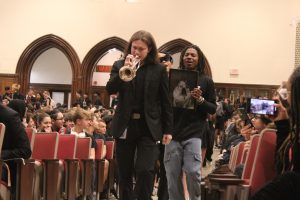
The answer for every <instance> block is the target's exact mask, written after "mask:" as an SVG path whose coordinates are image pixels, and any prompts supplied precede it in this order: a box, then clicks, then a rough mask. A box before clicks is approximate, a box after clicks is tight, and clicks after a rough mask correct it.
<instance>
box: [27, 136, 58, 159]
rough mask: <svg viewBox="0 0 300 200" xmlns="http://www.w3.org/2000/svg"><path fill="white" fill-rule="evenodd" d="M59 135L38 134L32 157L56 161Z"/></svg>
mask: <svg viewBox="0 0 300 200" xmlns="http://www.w3.org/2000/svg"><path fill="white" fill-rule="evenodd" d="M57 146H58V133H57V132H53V133H36V134H35V139H34V145H33V149H32V155H31V157H32V158H33V159H37V160H43V159H56V158H57Z"/></svg>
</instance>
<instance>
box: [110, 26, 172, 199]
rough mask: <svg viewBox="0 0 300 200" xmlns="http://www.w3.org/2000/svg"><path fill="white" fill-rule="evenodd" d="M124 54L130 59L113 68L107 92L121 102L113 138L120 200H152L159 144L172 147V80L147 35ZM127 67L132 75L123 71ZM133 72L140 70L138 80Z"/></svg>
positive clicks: (141, 34)
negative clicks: (170, 83)
mask: <svg viewBox="0 0 300 200" xmlns="http://www.w3.org/2000/svg"><path fill="white" fill-rule="evenodd" d="M124 55H125V59H122V60H119V61H116V62H115V63H114V64H113V67H112V70H111V73H110V79H109V81H108V82H107V84H106V90H107V91H108V93H109V94H116V93H118V98H119V101H118V105H117V109H116V112H115V115H114V118H113V120H112V127H111V133H112V134H113V136H114V138H115V139H116V157H117V162H118V165H119V166H118V168H119V176H120V183H119V184H120V200H132V199H142V200H150V199H151V194H152V190H153V175H154V164H155V161H156V160H157V159H158V156H159V141H162V143H164V144H169V143H170V141H171V139H172V135H171V130H172V126H173V124H172V123H173V113H172V105H171V101H170V99H169V88H168V76H167V72H166V69H165V67H164V66H163V65H161V64H159V60H158V52H157V48H156V44H155V41H154V38H153V36H152V35H151V34H150V33H149V32H147V31H138V32H136V33H134V34H133V35H132V37H131V39H130V41H129V44H128V47H127V48H126V50H125V53H124ZM137 60H138V62H137ZM124 66H125V71H126V70H128V73H127V72H126V73H121V72H120V70H121V68H122V67H124ZM130 68H136V69H135V70H134V72H133V73H135V75H134V74H133V73H131V72H130V71H131V70H130ZM122 70H124V68H123V69H122ZM132 75H133V76H132ZM131 76H132V78H130V79H129V77H131ZM135 155H136V158H135ZM134 164H135V165H134ZM133 172H135V174H136V184H135V188H134V190H133V180H132V175H133Z"/></svg>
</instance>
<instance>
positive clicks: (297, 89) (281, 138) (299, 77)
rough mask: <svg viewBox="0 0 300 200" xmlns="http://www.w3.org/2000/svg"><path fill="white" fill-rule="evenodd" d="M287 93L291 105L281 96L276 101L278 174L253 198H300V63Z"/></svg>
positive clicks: (266, 199)
mask: <svg viewBox="0 0 300 200" xmlns="http://www.w3.org/2000/svg"><path fill="white" fill-rule="evenodd" d="M287 96H288V98H287V101H288V103H289V107H288V108H286V107H284V106H283V103H285V102H282V101H281V100H280V99H279V103H278V104H277V105H276V107H277V115H276V116H275V118H274V122H275V125H276V127H277V145H276V149H277V151H276V152H277V155H276V168H277V173H278V176H277V177H276V178H275V179H274V180H273V181H271V182H270V183H269V184H267V185H266V186H265V187H264V188H262V189H261V190H260V191H258V192H257V193H256V194H255V195H254V196H253V197H252V198H251V200H260V199H264V200H279V199H289V200H298V199H300V190H299V188H300V159H299V158H300V140H299V139H300V67H298V68H296V69H295V70H294V72H293V73H292V74H291V76H290V78H289V81H288V84H287ZM288 110H290V112H288ZM289 113H290V114H289Z"/></svg>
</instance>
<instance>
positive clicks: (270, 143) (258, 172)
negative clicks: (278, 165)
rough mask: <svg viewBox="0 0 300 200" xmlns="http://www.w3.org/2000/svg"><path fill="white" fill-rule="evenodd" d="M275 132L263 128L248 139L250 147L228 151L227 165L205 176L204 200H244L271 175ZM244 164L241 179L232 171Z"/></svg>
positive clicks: (272, 172)
mask: <svg viewBox="0 0 300 200" xmlns="http://www.w3.org/2000/svg"><path fill="white" fill-rule="evenodd" d="M276 137H277V136H276V130H273V129H265V130H263V131H262V132H261V133H260V134H259V135H254V136H252V137H251V140H250V148H249V149H245V148H244V147H245V143H243V142H242V143H240V144H239V145H237V146H235V147H234V148H233V149H232V152H231V156H230V162H229V164H228V165H226V166H221V167H220V168H217V169H216V170H214V171H213V172H212V173H211V174H209V175H208V176H207V178H206V179H205V182H203V184H202V194H201V198H202V199H204V200H211V199H221V200H227V199H228V200H231V199H238V200H248V199H249V197H251V196H253V195H254V194H255V193H256V192H257V191H258V190H259V189H260V188H262V187H263V186H264V185H265V184H266V183H267V182H269V181H270V180H272V179H273V178H274V177H275V175H276V172H275V151H276V150H275V149H276ZM239 164H244V169H243V173H242V177H241V178H238V177H237V176H236V175H235V174H233V172H234V171H235V168H236V166H238V165H239Z"/></svg>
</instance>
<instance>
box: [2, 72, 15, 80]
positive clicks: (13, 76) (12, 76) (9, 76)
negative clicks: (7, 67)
mask: <svg viewBox="0 0 300 200" xmlns="http://www.w3.org/2000/svg"><path fill="white" fill-rule="evenodd" d="M0 78H13V79H17V78H18V75H17V74H5V73H0Z"/></svg>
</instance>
